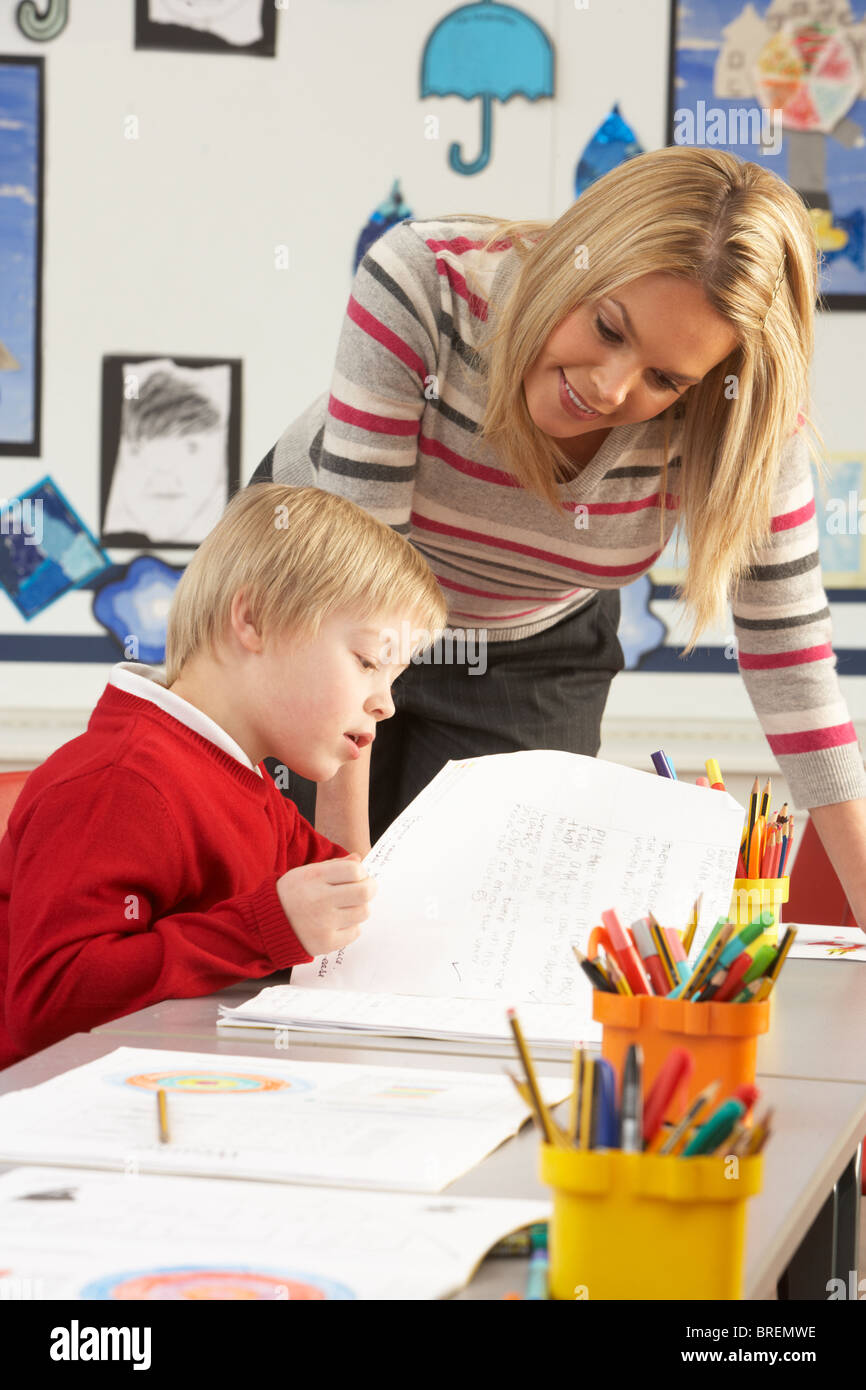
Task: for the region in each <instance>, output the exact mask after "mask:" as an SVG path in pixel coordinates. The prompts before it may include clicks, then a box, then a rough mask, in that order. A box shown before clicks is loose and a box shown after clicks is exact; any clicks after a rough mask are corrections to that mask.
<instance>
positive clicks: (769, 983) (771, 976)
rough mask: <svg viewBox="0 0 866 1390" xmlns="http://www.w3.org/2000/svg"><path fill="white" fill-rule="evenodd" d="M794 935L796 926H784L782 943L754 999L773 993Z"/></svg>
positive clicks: (767, 996) (764, 997)
mask: <svg viewBox="0 0 866 1390" xmlns="http://www.w3.org/2000/svg"><path fill="white" fill-rule="evenodd" d="M796 935H797V928H796V927H786V928H785V935H784V936H783V937H782V944H781V946H780V947H779V949H778V952H777V953H776V957H775V959H774V961H773V964H772V965H771V966H770V968H769V970H768V971H767V975H766V978H765V980H764V983H763V984H762V985H761V988H760V989H759V990H758V993H757V994H756V995H755V1000H759V999H768V998H769V996H770V995H771V994H772V993H773V986H774V985H775V983H776V981H777V980H778V978H779V971H780V970H781V969H782V966H783V965H784V964H785V957H786V956H787V954H788V952H789V951H790V949H791V947H792V946H793V944H794V937H795V936H796Z"/></svg>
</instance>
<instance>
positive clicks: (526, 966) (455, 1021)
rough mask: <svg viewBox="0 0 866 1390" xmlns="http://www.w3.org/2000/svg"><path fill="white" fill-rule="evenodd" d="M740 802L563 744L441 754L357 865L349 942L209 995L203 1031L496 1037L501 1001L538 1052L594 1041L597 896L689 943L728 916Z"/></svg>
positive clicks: (504, 1033) (501, 1030)
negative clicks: (278, 973)
mask: <svg viewBox="0 0 866 1390" xmlns="http://www.w3.org/2000/svg"><path fill="white" fill-rule="evenodd" d="M742 827H743V808H742V807H741V806H740V805H739V804H738V802H737V801H736V800H735V799H734V798H733V797H732V796H730V795H729V794H728V793H727V792H720V791H710V790H708V789H707V788H704V787H698V786H692V785H690V784H688V783H685V782H677V781H673V780H671V779H669V778H665V777H658V776H657V775H656V774H655V773H645V772H638V771H636V770H635V769H633V768H628V767H622V766H620V765H619V764H616V763H607V762H603V761H601V760H599V759H598V758H589V757H584V756H581V755H578V754H575V753H557V752H549V751H542V752H526V753H501V754H494V755H493V756H491V757H486V758H472V759H465V760H463V761H460V762H450V763H448V764H447V765H446V766H445V767H444V768H443V769H442V771H441V772H440V773H439V775H438V776H437V777H435V778H434V779H433V781H432V782H430V783H429V784H428V786H427V787H425V788H424V790H423V791H422V792H421V793H420V794H419V795H418V796H417V797H416V798H415V800H414V801H413V802H412V803H411V805H409V806H407V808H406V810H405V811H404V812H403V813H402V815H400V816H399V817H398V819H397V820H396V821H394V823H393V824H392V825H391V826H390V827H389V829H388V830H387V831H386V832H385V834H384V835H383V836H382V838H381V839H380V840H379V841H378V842H377V844H376V845H375V846H374V847H373V849H372V850H371V852H370V854H369V855H368V856H367V858H366V860H365V865H366V867H367V870H368V872H369V873H370V874H371V875H373V876H374V877H375V878H376V879H377V880H378V884H379V889H378V893H377V894H376V897H375V898H374V900H373V903H372V906H371V915H370V918H369V920H368V921H367V922H366V923H365V924H364V927H363V930H362V933H361V936H360V938H359V939H358V940H357V941H355V942H353V944H352V945H351V946H349V947H347V948H346V949H345V950H344V951H339V952H337V953H336V954H334V955H331V956H323V957H320V958H319V959H317V960H315V961H313V962H312V964H310V965H303V966H296V967H295V969H294V970H293V972H292V983H291V985H288V986H271V987H269V988H266V989H264V990H262V991H261V992H260V993H259V994H258V995H257V996H256V998H255V999H252V1000H250V1001H249V1002H247V1003H245V1004H242V1005H240V1006H239V1007H238V1008H234V1009H229V1008H227V1007H225V1006H220V1015H221V1016H220V1018H219V1026H220V1027H223V1028H228V1027H250V1026H253V1027H255V1026H265V1027H268V1026H270V1027H274V1028H303V1029H316V1030H327V1031H333V1030H335V1029H336V1030H345V1031H346V1032H350V1033H353V1034H356V1035H357V1034H358V1033H369V1034H380V1035H385V1036H395V1035H396V1036H400V1037H424V1038H437V1039H444V1040H465V1041H473V1040H474V1041H479V1040H480V1041H486V1042H502V1043H503V1044H504V1043H506V1042H507V1041H508V1039H509V1036H510V1035H509V1033H508V1028H507V1023H506V1018H505V1010H506V1008H507V1007H509V1006H511V1005H513V1006H514V1007H516V1008H517V1009H518V1011H519V1017H520V1021H521V1023H522V1025H523V1030H524V1033H525V1035H526V1037H527V1040H528V1041H530V1042H532V1043H534V1044H536V1045H539V1044H542V1045H544V1046H545V1047H546V1048H547V1049H549V1050H552V1051H553V1052H554V1053H556V1052H557V1050H558V1051H562V1052H567V1051H569V1050H570V1048H571V1046H572V1044H573V1043H575V1042H580V1043H592V1042H594V1041H598V1040H599V1039H600V1036H601V1030H600V1025H597V1024H596V1023H594V1022H593V1020H592V1014H591V1010H592V1000H591V990H590V987H589V984H588V982H587V980H586V978H585V977H584V975H583V974H582V973H581V972H580V970H579V969H578V968H577V965H576V962H575V959H574V955H573V953H572V949H571V948H572V945H573V944H574V945H576V946H578V947H579V948H580V949H582V950H585V949H586V945H587V942H588V938H589V934H590V932H591V930H592V928H593V926H595V924H596V923H597V922H598V921H599V920H600V914H601V912H602V910H603V909H604V908H609V907H615V908H617V910H618V911H619V913H620V915H621V917H622V918H623V920H624V921H627V922H629V921H633V920H634V919H635V918H636V917H639V916H643V915H644V914H645V913H646V911H647V910H648V909H650V910H651V911H652V912H654V913H655V915H656V917H658V919H659V920H660V921H661V922H663V923H665V924H666V925H668V924H669V925H673V926H680V927H684V926H685V925H686V923H687V922H688V920H689V918H690V915H691V912H692V908H693V905H694V902H695V899H696V898H697V897H698V896H699V895H700V894H703V900H702V907H701V916H700V921H699V924H698V930H697V932H696V934H695V941H694V949H699V948H700V946H701V945H702V943H703V941H704V940H705V939H706V937H707V935H708V934H709V931H710V929H711V927H712V926H713V925H714V923H715V922H716V920H717V919H718V918H719V917H720V916H725V917H726V916H727V914H728V908H729V905H730V898H731V889H732V886H733V880H734V874H735V870H736V862H737V854H738V852H739V847H740V836H741V832H742Z"/></svg>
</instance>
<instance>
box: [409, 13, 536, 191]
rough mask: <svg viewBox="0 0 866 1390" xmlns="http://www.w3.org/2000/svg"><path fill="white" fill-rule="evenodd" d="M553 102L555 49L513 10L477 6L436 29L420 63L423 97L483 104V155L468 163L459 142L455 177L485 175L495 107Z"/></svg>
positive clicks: (453, 150)
mask: <svg viewBox="0 0 866 1390" xmlns="http://www.w3.org/2000/svg"><path fill="white" fill-rule="evenodd" d="M518 95H520V96H525V97H527V98H528V99H529V101H538V100H539V98H541V97H552V96H553V45H552V43H551V41H550V39H549V38H548V37H547V35H546V33H545V32H544V30H543V29H542V27H541V25H540V24H537V23H536V22H535V20H534V19H531V18H530V17H529V15H527V14H524V13H523V11H522V10H518V9H517V8H516V7H515V6H513V5H501V4H498V3H496V0H478V3H476V4H471V5H461V7H460V9H458V10H452V12H451V14H448V15H446V16H445V18H444V19H441V20H440V21H439V23H438V24H437V25H436V28H435V29H434V30H433V32H432V33H431V34H430V36H429V38H428V39H427V42H426V43H425V45H424V52H423V54H422V57H421V96H422V98H424V97H429V96H437V97H447V96H458V97H462V98H463V100H464V101H475V100H476V99H477V98H478V97H480V98H481V153H480V154H479V155H478V156H477V158H475V159H473V160H470V161H469V162H467V161H466V160H464V158H463V156H462V154H461V151H460V146H459V145H458V144H457V143H456V142H455V143H453V144H452V145H451V146H450V147H449V150H448V162H449V164H450V165H451V168H452V169H453V170H454V172H455V173H456V174H480V173H481V171H482V169H486V168H487V165H488V164H489V163H490V157H491V153H492V150H493V115H492V111H493V102H494V100H496V101H510V100H511V98H512V97H513V96H518Z"/></svg>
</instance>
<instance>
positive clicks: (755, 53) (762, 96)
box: [669, 0, 866, 309]
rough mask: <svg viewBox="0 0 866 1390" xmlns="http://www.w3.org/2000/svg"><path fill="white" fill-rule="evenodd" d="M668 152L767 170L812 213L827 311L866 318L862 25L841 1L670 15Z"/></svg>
mask: <svg viewBox="0 0 866 1390" xmlns="http://www.w3.org/2000/svg"><path fill="white" fill-rule="evenodd" d="M671 25H672V29H671V55H672V59H671V70H670V89H669V141H670V143H672V144H694V145H714V146H717V147H719V148H721V149H727V150H730V151H731V152H732V153H734V154H737V155H739V156H740V157H741V158H744V159H747V160H750V161H752V162H754V163H759V164H766V166H767V168H769V169H771V170H773V172H774V173H778V174H779V175H780V176H781V177H783V178H786V179H787V181H788V183H790V184H791V186H792V187H793V188H795V189H797V191H798V192H799V193H800V195H801V196H802V198H803V201H804V203H805V204H806V206H807V208H808V209H809V214H810V216H811V219H812V222H813V225H814V228H815V233H816V237H817V242H818V246H819V248H820V250H821V251H822V253H823V257H822V281H821V286H820V290H821V293H822V295H823V297H824V300H825V302H826V304H827V305H828V306H829V307H830V308H832V309H864V308H866V249H864V226H866V138H864V123H866V101H864V97H866V16H864V15H861V16H860V17H859V18H858V19H857V20H856V22H855V21H854V15H853V11H852V8H851V5H850V4H849V2H848V0H770V3H769V4H768V3H766V0H764V3H759V4H757V5H756V4H752V3H745V4H744V3H743V0H705V3H703V4H700V5H672V6H671Z"/></svg>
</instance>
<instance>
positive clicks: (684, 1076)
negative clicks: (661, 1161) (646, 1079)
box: [643, 1047, 695, 1145]
mask: <svg viewBox="0 0 866 1390" xmlns="http://www.w3.org/2000/svg"><path fill="white" fill-rule="evenodd" d="M694 1069H695V1059H694V1057H693V1056H692V1054H691V1053H690V1052H687V1051H686V1049H685V1048H684V1047H675V1048H673V1049H672V1051H670V1052H669V1053H668V1055H667V1057H666V1058H665V1061H664V1065H663V1066H662V1069H661V1071H660V1072H659V1074H658V1076H657V1077H656V1079H655V1081H654V1082H653V1084H652V1086H651V1087H650V1090H649V1095H648V1096H647V1098H646V1100H645V1101H644V1107H643V1138H644V1145H648V1144H651V1143H652V1141H653V1139H654V1138H655V1136H656V1135H657V1134H658V1132H659V1130H660V1129H661V1126H662V1121H663V1120H664V1117H665V1115H666V1113H667V1111H668V1109H669V1108H670V1104H671V1102H672V1100H673V1098H674V1096H675V1095H676V1093H677V1091H678V1090H679V1088H680V1086H685V1085H687V1083H688V1081H689V1080H690V1078H691V1075H692V1072H693V1071H694Z"/></svg>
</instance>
